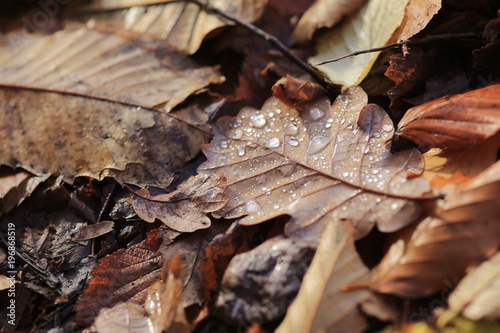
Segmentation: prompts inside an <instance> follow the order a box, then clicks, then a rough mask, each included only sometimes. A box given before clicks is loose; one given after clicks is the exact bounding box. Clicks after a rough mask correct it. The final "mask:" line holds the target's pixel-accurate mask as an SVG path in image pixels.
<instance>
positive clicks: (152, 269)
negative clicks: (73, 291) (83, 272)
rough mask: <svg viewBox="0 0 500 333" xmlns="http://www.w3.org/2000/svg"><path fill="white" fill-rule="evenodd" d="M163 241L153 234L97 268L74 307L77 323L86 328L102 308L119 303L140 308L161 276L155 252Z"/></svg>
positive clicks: (114, 255)
mask: <svg viewBox="0 0 500 333" xmlns="http://www.w3.org/2000/svg"><path fill="white" fill-rule="evenodd" d="M162 241H163V239H162V238H161V231H159V230H155V231H153V232H151V233H149V234H148V237H147V239H146V240H144V241H143V242H141V243H139V244H137V245H134V246H132V247H130V248H128V249H120V250H118V251H116V252H115V253H113V254H110V255H108V256H106V257H105V258H104V259H103V260H102V261H101V262H100V263H99V264H97V265H96V266H95V267H94V269H93V270H92V272H91V275H92V279H91V280H90V281H89V283H88V287H87V289H86V290H85V292H84V293H83V294H82V295H81V296H80V298H79V299H78V302H77V304H76V307H75V311H76V320H77V322H78V323H80V324H81V325H87V326H88V325H90V324H91V323H92V322H93V320H94V318H95V317H96V316H97V314H98V313H99V311H100V310H101V309H102V308H109V307H112V306H114V305H116V304H117V303H120V302H129V301H130V302H131V303H137V304H142V303H143V302H144V300H145V299H146V297H147V288H148V287H149V286H150V285H151V284H152V283H153V282H154V281H155V280H156V279H158V277H159V276H160V270H161V267H160V266H159V265H158V264H159V262H160V261H161V254H160V253H159V252H158V250H159V249H160V246H161V245H162ZM125 307H126V306H125ZM127 311H128V310H127ZM121 313H122V312H121V310H120V311H119V312H117V314H116V315H118V316H120V317H121V316H122V314H121ZM104 316H108V315H104Z"/></svg>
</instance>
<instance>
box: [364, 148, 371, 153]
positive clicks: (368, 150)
mask: <svg viewBox="0 0 500 333" xmlns="http://www.w3.org/2000/svg"><path fill="white" fill-rule="evenodd" d="M369 152H370V146H366V147H365V154H367V153H369Z"/></svg>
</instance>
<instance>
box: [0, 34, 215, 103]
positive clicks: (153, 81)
mask: <svg viewBox="0 0 500 333" xmlns="http://www.w3.org/2000/svg"><path fill="white" fill-rule="evenodd" d="M223 80H224V78H223V77H222V76H221V75H220V74H218V73H217V71H216V69H215V68H213V67H201V66H198V65H197V64H196V63H195V62H194V61H192V60H191V59H190V58H188V57H187V56H186V55H185V54H183V53H181V52H178V51H175V50H172V49H157V50H156V51H151V50H147V49H144V48H140V47H138V46H137V45H135V44H134V43H133V42H131V41H130V40H128V39H125V38H121V37H118V36H117V35H113V34H106V33H99V32H96V31H92V30H88V29H87V28H79V29H76V30H62V31H59V32H56V33H55V34H53V35H50V36H41V35H20V34H17V33H12V34H9V35H6V36H4V37H3V38H2V39H0V85H1V86H15V87H19V88H25V89H31V88H36V89H38V90H42V91H53V92H65V93H70V94H75V95H81V96H88V97H90V98H93V99H101V100H107V101H112V102H122V103H126V104H130V105H136V106H142V107H145V108H155V109H159V110H164V111H170V109H171V108H172V107H174V106H175V105H177V104H179V103H180V102H182V101H184V99H186V97H188V96H190V95H191V94H193V93H195V92H196V91H198V90H200V89H203V88H204V87H206V86H207V85H209V84H210V83H220V82H222V81H223Z"/></svg>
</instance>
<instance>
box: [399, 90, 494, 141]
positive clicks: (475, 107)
mask: <svg viewBox="0 0 500 333" xmlns="http://www.w3.org/2000/svg"><path fill="white" fill-rule="evenodd" d="M499 95H500V85H491V86H487V87H484V88H481V89H477V90H472V91H469V92H467V93H464V94H460V95H455V96H447V97H443V98H439V99H436V100H433V101H431V102H428V103H424V104H421V105H419V106H416V107H413V108H411V109H409V110H408V111H407V112H406V114H405V115H404V117H403V118H402V119H401V121H400V122H399V125H398V129H397V131H396V134H398V135H400V136H402V137H404V138H406V139H408V140H411V141H414V142H416V143H418V144H421V145H424V146H426V147H428V148H443V149H449V150H463V149H471V148H473V147H475V146H477V145H479V144H480V143H483V142H484V140H486V139H487V138H489V137H492V136H493V135H495V134H496V133H497V132H498V131H499V129H500V121H499V119H500V113H499V112H498V111H497V108H498V103H499V99H498V96H499Z"/></svg>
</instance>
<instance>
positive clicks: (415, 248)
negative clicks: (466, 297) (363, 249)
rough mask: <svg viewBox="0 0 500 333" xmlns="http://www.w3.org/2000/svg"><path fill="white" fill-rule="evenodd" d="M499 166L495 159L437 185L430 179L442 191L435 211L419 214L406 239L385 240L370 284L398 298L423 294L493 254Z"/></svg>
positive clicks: (499, 208) (499, 235) (498, 227)
mask: <svg viewBox="0 0 500 333" xmlns="http://www.w3.org/2000/svg"><path fill="white" fill-rule="evenodd" d="M499 170H500V163H498V162H497V163H496V164H495V165H493V166H492V167H490V168H488V169H487V170H485V171H484V172H482V173H481V174H479V175H478V176H476V177H473V178H468V177H464V176H463V175H455V176H454V177H453V178H450V179H447V180H445V181H441V182H440V183H439V184H440V185H438V183H437V180H434V181H433V183H434V184H435V185H434V186H440V187H441V192H442V193H444V194H446V196H445V198H444V199H443V200H441V201H438V206H437V209H436V214H435V216H430V217H427V218H426V219H425V220H423V221H422V222H421V223H420V224H419V225H418V226H417V227H416V229H415V231H413V232H412V234H411V237H410V239H409V240H408V241H405V239H404V238H401V239H399V240H398V241H397V242H395V243H394V244H393V245H392V246H391V249H390V250H389V251H388V253H387V254H386V256H385V257H384V259H383V260H382V262H381V264H380V265H379V266H378V268H376V269H375V274H374V278H373V285H372V286H371V288H372V289H373V290H375V291H378V292H381V293H389V294H393V295H397V296H399V297H403V298H410V299H414V298H420V297H426V296H429V295H432V294H433V293H435V292H438V291H439V290H440V289H442V288H444V287H445V286H446V282H447V281H448V282H449V281H455V280H456V279H460V278H461V277H462V276H464V275H465V272H466V270H467V269H468V268H471V267H474V266H476V265H478V264H480V263H481V262H482V261H484V260H486V259H488V257H490V256H492V255H494V254H495V253H496V252H497V249H498V246H499V245H500V241H499V239H500V223H499V222H500V221H499V219H498V217H499V216H500V200H499V198H500V195H499V193H500V172H499ZM464 178H465V179H464ZM464 249H466V250H464ZM450 258H460V260H450Z"/></svg>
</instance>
